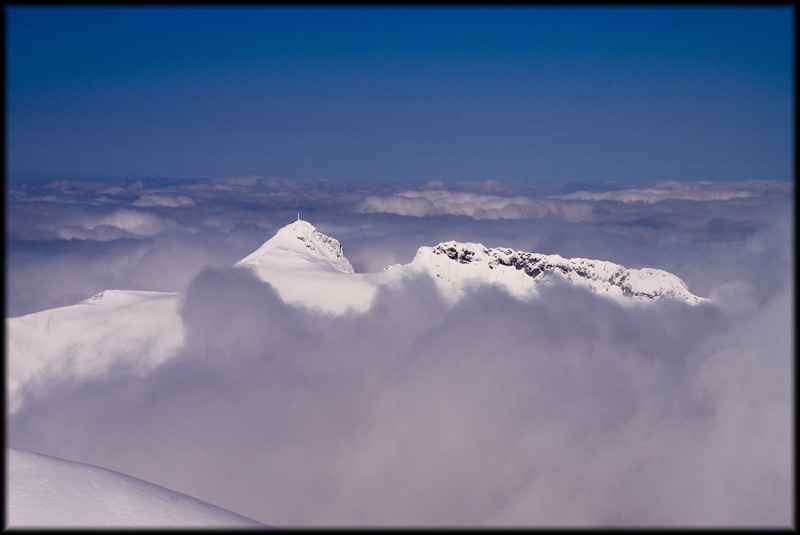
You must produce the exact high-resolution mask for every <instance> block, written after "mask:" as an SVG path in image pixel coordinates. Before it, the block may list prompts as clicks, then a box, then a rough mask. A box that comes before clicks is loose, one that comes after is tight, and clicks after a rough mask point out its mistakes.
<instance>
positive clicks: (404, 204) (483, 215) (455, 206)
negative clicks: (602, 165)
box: [357, 189, 593, 223]
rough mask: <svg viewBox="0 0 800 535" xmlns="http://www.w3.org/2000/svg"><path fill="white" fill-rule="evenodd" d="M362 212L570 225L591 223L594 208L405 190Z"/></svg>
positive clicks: (373, 201) (367, 202)
mask: <svg viewBox="0 0 800 535" xmlns="http://www.w3.org/2000/svg"><path fill="white" fill-rule="evenodd" d="M357 211H359V212H361V213H372V212H384V213H392V214H399V215H405V216H414V217H427V216H436V215H463V216H467V217H471V218H474V219H524V218H528V219H540V218H543V217H548V216H555V217H558V218H560V219H564V220H566V221H568V222H570V223H575V222H578V221H586V220H590V219H592V218H593V217H592V216H593V214H592V208H591V207H590V206H589V205H586V204H583V203H565V202H562V201H559V200H551V199H534V198H530V197H525V196H522V195H516V196H513V197H503V196H499V195H484V194H478V193H470V192H451V191H447V190H430V189H426V190H422V191H403V192H400V193H395V194H393V195H390V196H386V197H381V196H375V195H373V196H368V197H366V198H365V199H364V200H363V201H361V202H360V203H359V205H358V207H357Z"/></svg>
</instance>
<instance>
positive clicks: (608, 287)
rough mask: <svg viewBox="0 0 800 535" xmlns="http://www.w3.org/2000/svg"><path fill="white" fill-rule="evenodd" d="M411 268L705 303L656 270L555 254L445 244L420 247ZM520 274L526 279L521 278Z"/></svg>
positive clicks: (446, 275)
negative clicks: (558, 282) (418, 266)
mask: <svg viewBox="0 0 800 535" xmlns="http://www.w3.org/2000/svg"><path fill="white" fill-rule="evenodd" d="M414 263H420V264H423V265H425V266H427V267H428V269H430V270H432V271H434V272H435V274H436V275H437V276H439V277H440V278H446V279H452V278H454V268H455V270H456V271H457V272H460V271H470V272H471V273H472V274H473V278H477V277H480V278H486V279H488V280H493V281H499V282H509V283H510V282H511V279H512V278H513V279H514V280H515V281H516V282H523V283H524V284H526V285H528V284H530V282H535V283H539V282H546V281H552V280H554V279H558V278H560V279H562V280H566V281H568V282H570V283H573V284H578V285H580V286H584V287H587V288H588V289H590V290H592V291H594V292H597V293H602V294H607V295H609V296H611V297H623V298H633V299H636V300H645V301H652V300H656V299H660V298H671V299H678V300H682V301H686V302H687V303H689V304H692V305H696V304H699V303H701V302H703V301H706V299H704V298H701V297H698V296H696V295H694V294H692V293H691V292H689V290H688V288H687V286H686V284H685V283H684V282H683V281H682V280H681V279H680V278H678V277H677V276H675V275H673V274H672V273H669V272H666V271H663V270H660V269H654V268H641V269H628V268H625V267H624V266H621V265H619V264H615V263H613V262H607V261H603V260H591V259H587V258H569V259H567V258H563V257H562V256H560V255H557V254H551V255H545V254H539V253H527V252H522V251H515V250H513V249H508V248H504V247H495V248H489V247H485V246H484V245H482V244H480V243H459V242H455V241H448V242H443V243H440V244H439V245H436V246H434V247H420V248H419V250H418V251H417V254H416V256H415V257H414ZM455 266H458V267H455ZM521 274H524V275H525V276H526V277H520V275H521ZM458 278H461V277H460V276H458Z"/></svg>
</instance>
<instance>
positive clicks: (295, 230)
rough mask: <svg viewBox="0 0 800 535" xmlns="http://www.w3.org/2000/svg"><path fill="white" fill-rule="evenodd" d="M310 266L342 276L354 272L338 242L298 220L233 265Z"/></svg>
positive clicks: (305, 222) (307, 223) (309, 224)
mask: <svg viewBox="0 0 800 535" xmlns="http://www.w3.org/2000/svg"><path fill="white" fill-rule="evenodd" d="M276 262H277V263H282V264H285V263H299V264H301V265H302V264H307V263H309V262H310V263H313V264H317V265H320V266H324V267H326V268H327V269H330V270H333V271H338V272H341V273H353V272H354V270H353V266H352V265H351V264H350V261H349V260H347V258H345V256H344V253H343V252H342V246H341V244H340V243H339V241H338V240H336V239H334V238H331V237H330V236H327V235H325V234H323V233H322V232H320V231H318V230H317V229H316V228H315V227H314V225H312V224H311V223H309V222H307V221H302V220H300V219H298V220H297V221H295V222H293V223H291V224H289V225H286V226H285V227H283V228H281V229H280V230H278V232H276V233H275V235H274V236H273V237H272V238H270V239H269V240H267V241H266V242H265V243H264V245H262V246H261V247H259V248H258V249H256V250H255V251H254V252H253V253H251V254H250V255H248V256H246V257H245V258H243V259H241V260H240V261H239V262H237V263H236V264H235V265H237V266H250V267H254V268H256V267H258V266H259V265H263V264H265V263H267V264H272V263H276Z"/></svg>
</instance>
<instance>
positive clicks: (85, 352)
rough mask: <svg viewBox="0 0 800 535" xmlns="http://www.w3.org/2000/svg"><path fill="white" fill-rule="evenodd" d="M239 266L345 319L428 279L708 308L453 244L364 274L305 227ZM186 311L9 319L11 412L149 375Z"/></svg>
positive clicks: (661, 275)
mask: <svg viewBox="0 0 800 535" xmlns="http://www.w3.org/2000/svg"><path fill="white" fill-rule="evenodd" d="M235 266H236V267H241V268H246V269H251V270H253V272H254V273H255V274H256V275H257V277H258V278H259V279H261V280H263V281H264V282H267V283H269V284H270V285H272V286H273V287H274V288H275V290H276V291H277V293H278V294H279V295H280V297H281V299H283V300H284V302H286V303H288V304H291V305H298V306H303V307H307V308H309V309H311V310H314V311H316V312H319V313H324V314H337V315H338V314H343V313H348V312H350V313H362V314H363V313H367V312H368V311H369V309H370V307H371V305H372V302H373V299H374V297H375V295H376V293H377V292H378V290H379V289H380V288H382V287H390V286H395V287H397V286H398V285H400V284H402V281H403V280H405V279H407V278H409V277H416V276H419V275H428V276H430V277H431V280H433V281H434V283H435V284H436V288H437V289H438V290H439V292H440V293H441V295H442V297H443V298H444V299H445V301H446V302H447V303H450V304H455V303H456V302H458V300H459V299H460V298H461V297H462V296H464V295H465V294H467V293H468V292H469V291H470V288H473V287H477V286H481V285H493V286H495V287H499V288H501V289H503V290H505V291H507V292H508V293H509V294H511V295H513V296H514V297H516V298H519V299H535V298H536V297H537V293H538V289H539V288H541V287H542V285H548V284H554V283H557V282H561V283H567V284H573V285H575V286H578V287H581V288H585V289H586V290H588V291H591V292H595V293H597V294H599V295H602V296H605V297H608V298H610V299H613V300H615V301H616V302H618V303H620V304H621V305H623V306H637V305H638V306H641V305H643V304H647V303H653V302H656V301H658V300H662V299H667V300H674V301H678V302H681V303H685V304H686V305H687V306H694V305H698V304H700V303H703V302H706V301H708V300H707V299H704V298H701V297H698V296H696V295H693V294H692V293H691V292H689V290H688V289H687V287H686V284H684V282H683V281H682V280H680V279H679V278H678V277H676V276H675V275H673V274H671V273H668V272H666V271H661V270H658V269H652V268H642V269H626V268H625V267H623V266H620V265H618V264H614V263H612V262H606V261H602V260H589V259H584V258H571V259H565V258H562V257H561V256H559V255H543V254H537V253H527V252H520V251H514V250H512V249H506V248H501V247H496V248H488V247H485V246H483V245H481V244H479V243H458V242H454V241H450V242H444V243H440V244H439V245H436V246H434V247H420V249H419V250H418V251H417V254H416V256H415V257H414V259H413V261H412V262H411V263H409V264H402V265H401V264H396V265H393V266H389V267H387V268H385V269H384V270H383V271H380V272H376V273H356V272H355V271H354V270H353V266H352V265H351V264H350V262H349V261H348V260H347V258H346V257H345V256H344V254H343V251H342V246H341V245H340V243H339V242H338V241H337V240H336V239H334V238H331V237H330V236H327V235H325V234H323V233H322V232H320V231H318V230H317V229H316V228H315V227H314V226H313V225H311V224H310V223H308V222H306V221H301V220H298V221H296V222H293V223H291V224H290V225H287V226H285V227H283V228H281V229H280V230H279V231H278V232H277V233H276V234H275V236H273V237H272V238H270V239H269V240H268V241H267V242H266V243H264V244H263V245H262V246H261V247H259V248H258V249H257V250H256V251H254V252H253V253H252V254H250V255H248V256H246V257H245V258H243V259H242V260H240V261H239V262H237V263H236V264H235ZM181 304H182V297H181V295H180V294H178V293H164V292H145V291H135V290H105V291H103V292H100V293H98V294H97V295H94V296H92V297H90V298H88V299H86V300H84V301H82V302H80V303H78V304H76V305H72V306H66V307H60V308H55V309H51V310H44V311H41V312H36V313H33V314H28V315H26V316H21V317H16V318H9V319H6V334H7V339H6V349H7V362H8V382H7V389H8V400H9V405H8V408H9V411H10V412H11V413H13V412H15V411H17V410H18V409H19V408H20V407H21V406H22V403H23V401H24V398H25V396H26V392H27V391H28V389H29V387H30V386H33V385H35V384H37V383H41V382H44V381H47V380H48V378H56V377H58V378H63V377H65V376H70V377H74V378H76V379H77V378H82V379H89V378H93V377H98V376H101V375H102V374H103V373H105V371H106V370H107V369H108V368H109V367H110V366H112V365H113V366H115V367H116V368H117V369H120V370H124V371H125V372H126V373H131V374H145V373H147V372H148V371H149V370H150V369H152V368H154V367H156V366H158V365H159V364H161V363H162V362H164V361H165V360H167V359H169V358H170V357H172V356H173V355H174V354H175V353H176V352H177V350H178V349H179V347H180V346H181V344H182V342H183V338H184V331H183V325H182V322H181V317H180V307H181Z"/></svg>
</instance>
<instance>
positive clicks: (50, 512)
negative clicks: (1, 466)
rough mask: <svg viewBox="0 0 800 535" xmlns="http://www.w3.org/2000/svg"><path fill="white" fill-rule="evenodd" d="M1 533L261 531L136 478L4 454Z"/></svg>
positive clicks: (41, 457)
mask: <svg viewBox="0 0 800 535" xmlns="http://www.w3.org/2000/svg"><path fill="white" fill-rule="evenodd" d="M6 451H7V455H8V456H7V459H6V462H7V465H6V468H7V473H6V477H7V481H6V496H7V498H6V500H7V502H6V503H7V510H6V512H7V517H6V527H34V526H37V527H43V526H46V527H69V526H73V527H74V526H95V527H105V526H147V527H168V526H172V527H177V526H186V527H190V526H194V527H223V526H224V527H236V526H239V527H259V526H260V527H266V526H265V525H264V524H261V523H260V522H256V521H255V520H252V519H250V518H247V517H244V516H242V515H239V514H236V513H234V512H231V511H228V510H227V509H223V508H221V507H217V506H216V505H212V504H210V503H206V502H204V501H201V500H197V499H195V498H192V497H191V496H187V495H185V494H181V493H180V492H175V491H172V490H169V489H165V488H164V487H160V486H158V485H154V484H152V483H148V482H147V481H142V480H141V479H137V478H135V477H131V476H127V475H125V474H120V473H119V472H114V471H113V470H106V469H105V468H100V467H98V466H93V465H90V464H83V463H76V462H73V461H66V460H64V459H58V458H56V457H50V456H48V455H41V454H39V453H33V452H30V451H21V450H16V449H12V448H7V449H6Z"/></svg>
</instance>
